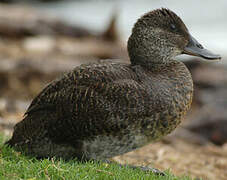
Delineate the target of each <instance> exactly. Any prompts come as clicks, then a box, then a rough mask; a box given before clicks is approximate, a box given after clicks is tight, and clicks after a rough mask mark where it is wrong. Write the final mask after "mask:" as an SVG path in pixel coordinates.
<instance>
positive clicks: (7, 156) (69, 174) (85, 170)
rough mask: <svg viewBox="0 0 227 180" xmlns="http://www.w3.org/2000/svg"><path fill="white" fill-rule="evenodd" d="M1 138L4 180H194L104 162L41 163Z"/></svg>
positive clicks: (0, 162)
mask: <svg viewBox="0 0 227 180" xmlns="http://www.w3.org/2000/svg"><path fill="white" fill-rule="evenodd" d="M3 139H4V138H3V136H0V179H4V180H13V179H27V180H35V179H47V180H48V179H51V180H52V179H53V180H55V179H56V180H60V179H66V180H68V179H69V180H71V179H87V180H93V179H94V180H95V179H98V180H102V179H103V180H124V179H125V180H190V178H188V177H175V176H173V175H171V174H170V173H169V172H165V173H166V174H167V175H166V176H165V177H162V176H156V175H154V174H152V173H151V172H143V171H141V170H140V169H131V168H129V167H120V166H118V165H117V164H114V163H113V164H106V163H101V162H92V161H91V162H87V163H80V162H77V161H76V160H71V161H64V160H56V159H43V160H37V159H35V158H31V157H26V156H24V155H23V154H21V153H19V152H16V151H14V150H13V149H11V148H9V147H7V146H4V145H3V141H4V140H3Z"/></svg>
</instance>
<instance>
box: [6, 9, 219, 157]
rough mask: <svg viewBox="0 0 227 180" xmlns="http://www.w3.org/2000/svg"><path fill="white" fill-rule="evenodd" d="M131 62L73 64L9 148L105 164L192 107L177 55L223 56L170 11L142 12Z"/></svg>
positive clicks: (32, 109)
mask: <svg viewBox="0 0 227 180" xmlns="http://www.w3.org/2000/svg"><path fill="white" fill-rule="evenodd" d="M128 54H129V57H130V60H131V64H120V63H114V62H108V61H107V62H104V63H99V64H86V65H81V66H79V67H76V68H75V69H73V70H72V71H71V72H69V73H67V74H64V75H63V76H62V77H60V78H59V79H57V80H55V81H53V82H52V83H50V84H49V85H48V86H47V87H46V88H44V89H43V91H42V92H41V93H40V94H39V95H38V96H37V97H36V98H35V99H34V100H33V101H32V103H31V105H30V106H29V108H28V110H27V111H26V113H25V117H24V119H23V120H22V121H21V122H19V123H18V124H17V125H16V126H15V128H14V133H13V137H12V138H11V139H10V140H9V141H8V142H7V144H9V145H10V146H13V147H15V148H16V149H18V150H22V151H24V152H26V153H27V154H29V155H32V156H35V157H39V158H43V157H53V156H55V157H62V158H65V159H69V158H75V157H76V158H78V159H81V160H83V159H84V160H88V159H98V160H100V159H106V158H110V157H113V156H116V155H120V154H123V153H126V152H129V151H132V150H134V149H136V148H139V147H142V146H144V145H146V144H148V143H151V142H153V141H156V140H158V139H160V138H162V137H163V136H165V135H167V134H169V133H170V132H172V131H173V130H174V129H175V128H176V127H177V126H178V125H179V123H180V122H181V120H182V119H183V118H184V115H185V114H186V112H187V111H188V110H189V108H190V105H191V102H192V93H193V82H192V78H191V75H190V73H189V71H188V69H187V68H186V66H185V65H184V64H183V63H182V62H179V61H176V60H174V57H175V56H177V55H180V54H190V55H194V56H199V57H203V58H205V59H210V60H212V59H220V56H219V55H215V54H213V53H211V52H210V51H208V50H206V49H204V48H203V46H202V45H201V44H199V43H198V42H197V41H196V40H195V39H194V38H193V37H192V36H191V35H190V33H189V31H188V29H187V28H186V26H185V24H184V23H183V22H182V20H181V19H180V18H179V17H178V16H177V15H176V14H175V13H174V12H172V11H170V10H168V9H157V10H154V11H151V12H149V13H147V14H145V15H143V16H142V17H141V18H140V19H139V20H138V21H137V22H136V23H135V25H134V27H133V30H132V34H131V36H130V38H129V40H128Z"/></svg>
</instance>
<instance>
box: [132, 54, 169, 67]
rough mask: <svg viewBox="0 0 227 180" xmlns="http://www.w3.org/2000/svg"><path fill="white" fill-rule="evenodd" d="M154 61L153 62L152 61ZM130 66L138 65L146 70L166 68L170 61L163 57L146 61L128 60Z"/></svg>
mask: <svg viewBox="0 0 227 180" xmlns="http://www.w3.org/2000/svg"><path fill="white" fill-rule="evenodd" d="M153 59H155V61H153ZM130 61H131V64H132V66H136V65H140V66H142V67H144V68H146V69H153V68H157V67H161V66H166V65H167V64H168V63H170V62H171V61H172V60H167V59H166V58H164V57H161V56H156V57H150V58H147V59H143V58H139V57H137V58H130Z"/></svg>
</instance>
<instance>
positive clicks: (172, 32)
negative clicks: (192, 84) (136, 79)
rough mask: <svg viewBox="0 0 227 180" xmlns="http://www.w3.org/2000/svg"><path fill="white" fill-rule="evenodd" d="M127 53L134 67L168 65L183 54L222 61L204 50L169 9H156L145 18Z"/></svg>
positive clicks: (138, 26) (217, 56)
mask: <svg viewBox="0 0 227 180" xmlns="http://www.w3.org/2000/svg"><path fill="white" fill-rule="evenodd" d="M128 53H129V57H130V60H131V63H132V64H141V65H143V64H144V65H148V64H150V63H151V64H154V63H162V64H163V63H168V62H169V61H170V60H171V59H172V58H173V57H175V56H177V55H180V54H189V55H193V56H199V57H202V58H204V59H209V60H212V59H221V57H220V56H219V55H217V54H214V53H212V52H210V51H209V50H207V49H204V48H203V46H202V45H201V44H200V43H199V42H198V41H197V40H196V39H195V38H194V37H192V36H191V35H190V33H189V31H188V29H187V27H186V26H185V24H184V23H183V21H182V20H181V19H180V18H179V17H178V16H177V15H176V14H175V13H174V12H172V11H171V10H169V9H164V8H162V9H157V10H154V11H151V12H149V13H147V14H145V15H144V16H142V17H141V18H140V19H138V21H137V22H136V23H135V25H134V27H133V29H132V34H131V36H130V37H129V40H128Z"/></svg>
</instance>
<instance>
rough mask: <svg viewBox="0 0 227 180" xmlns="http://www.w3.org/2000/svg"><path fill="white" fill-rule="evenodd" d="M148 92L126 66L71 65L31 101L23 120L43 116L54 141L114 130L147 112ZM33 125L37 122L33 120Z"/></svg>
mask: <svg viewBox="0 0 227 180" xmlns="http://www.w3.org/2000/svg"><path fill="white" fill-rule="evenodd" d="M150 104H151V103H150V95H149V94H148V93H147V91H146V89H145V88H144V87H143V86H142V85H141V84H140V83H139V82H138V79H137V76H136V74H135V73H134V72H133V70H132V69H131V68H130V66H129V65H119V64H113V63H111V64H97V65H94V64H93V65H85V66H82V67H78V68H75V69H74V70H73V71H72V72H70V73H68V74H66V75H65V76H63V77H62V78H61V79H59V80H56V81H54V82H53V83H51V84H50V85H48V86H47V87H46V88H45V89H44V90H43V91H42V92H41V93H40V94H39V95H38V96H37V97H36V98H35V99H34V100H33V102H32V103H31V105H30V106H29V108H28V110H27V112H26V119H29V117H31V118H33V119H30V120H29V121H30V123H31V124H32V123H33V122H32V121H36V118H34V115H35V114H37V113H38V114H39V115H40V113H41V114H49V115H48V116H46V118H43V120H42V121H43V123H42V124H47V126H46V128H47V129H48V132H49V136H50V138H51V139H52V140H54V141H55V142H69V143H71V142H72V141H74V140H75V139H79V140H82V139H85V138H92V137H94V136H96V135H102V134H111V133H113V132H115V133H117V132H119V131H120V130H121V129H126V128H127V127H128V126H129V125H130V124H135V122H134V121H137V120H138V119H141V118H142V117H144V116H147V115H148V114H149V112H150V109H152V107H150V106H151V105H150ZM34 124H36V125H37V123H35V122H34Z"/></svg>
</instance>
